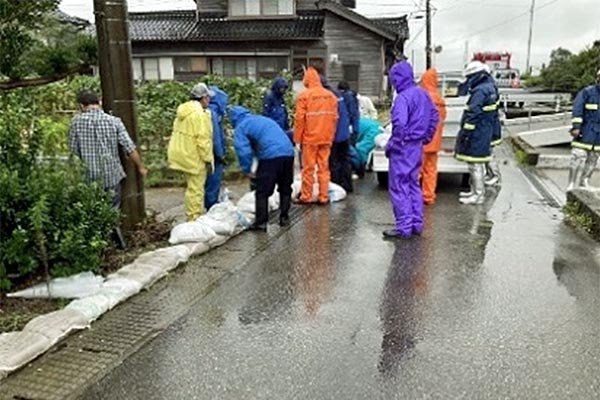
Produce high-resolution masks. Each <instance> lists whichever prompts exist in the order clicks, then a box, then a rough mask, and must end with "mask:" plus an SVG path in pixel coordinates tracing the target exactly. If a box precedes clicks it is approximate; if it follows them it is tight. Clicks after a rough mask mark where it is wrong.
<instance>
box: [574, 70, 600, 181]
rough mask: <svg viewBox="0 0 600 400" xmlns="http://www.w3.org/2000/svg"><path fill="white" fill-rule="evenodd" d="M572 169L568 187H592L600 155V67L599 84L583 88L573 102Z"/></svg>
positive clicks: (597, 76)
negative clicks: (591, 182)
mask: <svg viewBox="0 0 600 400" xmlns="http://www.w3.org/2000/svg"><path fill="white" fill-rule="evenodd" d="M571 136H573V142H571V148H572V150H571V169H570V171H569V186H568V187H567V191H569V190H573V189H575V188H576V187H583V188H589V187H590V184H589V181H590V178H591V177H592V173H593V172H594V168H596V164H598V158H599V156H600V70H598V72H597V74H596V84H595V85H591V86H588V87H586V88H584V89H582V90H581V91H580V92H579V93H578V94H577V97H576V98H575V103H574V104H573V127H572V129H571Z"/></svg>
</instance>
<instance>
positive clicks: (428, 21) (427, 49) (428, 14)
mask: <svg viewBox="0 0 600 400" xmlns="http://www.w3.org/2000/svg"><path fill="white" fill-rule="evenodd" d="M425 4H426V5H425V24H426V39H425V40H426V44H425V66H426V68H427V69H429V68H431V53H432V49H431V0H426V3H425Z"/></svg>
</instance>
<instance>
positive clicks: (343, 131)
mask: <svg viewBox="0 0 600 400" xmlns="http://www.w3.org/2000/svg"><path fill="white" fill-rule="evenodd" d="M321 84H322V85H323V87H324V88H325V89H327V90H329V91H330V92H331V93H333V94H334V95H335V97H336V98H337V100H338V120H337V125H336V129H335V136H334V138H333V145H332V146H331V155H330V156H329V170H330V171H331V182H333V183H337V184H338V185H340V186H341V187H343V188H344V190H345V191H346V192H347V193H352V192H353V191H354V188H353V185H352V163H351V159H350V133H351V125H350V116H349V113H348V108H347V107H346V101H345V99H344V96H342V94H341V93H340V92H338V91H336V90H335V89H334V88H333V87H332V86H331V85H330V84H329V82H328V81H327V78H326V77H325V76H323V75H321Z"/></svg>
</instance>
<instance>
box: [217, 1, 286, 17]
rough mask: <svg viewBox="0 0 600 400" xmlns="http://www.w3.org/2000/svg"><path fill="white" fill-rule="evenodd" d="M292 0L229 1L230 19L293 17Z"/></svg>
mask: <svg viewBox="0 0 600 400" xmlns="http://www.w3.org/2000/svg"><path fill="white" fill-rule="evenodd" d="M294 3H295V2H294V0H229V15H230V16H231V17H254V16H276V15H294Z"/></svg>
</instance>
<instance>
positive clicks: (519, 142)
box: [511, 136, 540, 166]
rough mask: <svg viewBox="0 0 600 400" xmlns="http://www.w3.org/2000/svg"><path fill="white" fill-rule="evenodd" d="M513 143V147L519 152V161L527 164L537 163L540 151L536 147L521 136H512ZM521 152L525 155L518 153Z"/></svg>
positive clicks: (533, 164)
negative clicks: (520, 155)
mask: <svg viewBox="0 0 600 400" xmlns="http://www.w3.org/2000/svg"><path fill="white" fill-rule="evenodd" d="M511 144H512V146H513V149H514V150H515V152H516V153H517V157H518V158H519V162H521V163H523V164H525V165H532V166H535V165H537V163H538V160H539V158H540V152H539V151H537V150H536V149H535V148H533V147H532V146H530V145H529V144H528V143H527V142H525V141H524V140H523V139H522V138H520V137H519V136H513V137H511ZM519 153H521V154H523V156H522V157H519V155H518V154H519Z"/></svg>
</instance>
